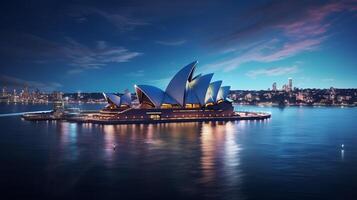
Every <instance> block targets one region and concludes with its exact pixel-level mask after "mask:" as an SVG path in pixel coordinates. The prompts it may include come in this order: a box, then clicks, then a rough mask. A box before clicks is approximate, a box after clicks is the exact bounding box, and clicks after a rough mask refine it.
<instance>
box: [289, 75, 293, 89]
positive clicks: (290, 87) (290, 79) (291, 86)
mask: <svg viewBox="0 0 357 200" xmlns="http://www.w3.org/2000/svg"><path fill="white" fill-rule="evenodd" d="M288 80H289V85H288V86H289V90H290V91H291V90H293V79H292V78H289V79H288Z"/></svg>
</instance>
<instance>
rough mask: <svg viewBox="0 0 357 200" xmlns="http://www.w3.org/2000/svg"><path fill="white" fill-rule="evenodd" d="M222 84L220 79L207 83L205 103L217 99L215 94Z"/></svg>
mask: <svg viewBox="0 0 357 200" xmlns="http://www.w3.org/2000/svg"><path fill="white" fill-rule="evenodd" d="M221 85H222V81H215V82H212V83H211V84H209V86H208V89H207V93H206V99H205V103H214V102H216V100H217V95H218V91H219V88H220V87H221Z"/></svg>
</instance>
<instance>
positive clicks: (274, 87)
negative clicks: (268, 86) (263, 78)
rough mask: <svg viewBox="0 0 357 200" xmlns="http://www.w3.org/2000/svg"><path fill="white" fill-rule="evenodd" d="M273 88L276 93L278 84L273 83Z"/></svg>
mask: <svg viewBox="0 0 357 200" xmlns="http://www.w3.org/2000/svg"><path fill="white" fill-rule="evenodd" d="M272 88H273V89H272V90H273V91H276V82H274V83H273V87H272Z"/></svg>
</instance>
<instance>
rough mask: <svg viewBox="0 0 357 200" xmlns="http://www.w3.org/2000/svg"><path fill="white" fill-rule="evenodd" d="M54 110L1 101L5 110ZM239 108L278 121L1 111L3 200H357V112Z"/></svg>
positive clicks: (306, 108)
mask: <svg viewBox="0 0 357 200" xmlns="http://www.w3.org/2000/svg"><path fill="white" fill-rule="evenodd" d="M100 106H102V105H100ZM83 107H86V108H89V109H93V108H95V107H98V105H84V106H83ZM50 108H51V106H50V105H6V104H1V105H0V114H4V113H14V112H23V111H34V110H48V109H50ZM236 109H237V110H255V111H266V112H271V113H272V118H271V119H269V120H265V121H239V122H227V123H172V124H156V125H91V124H74V123H67V122H38V123H36V122H27V121H23V120H21V119H20V117H19V116H11V117H9V116H1V115H0V116H1V117H0V127H1V131H0V188H1V189H0V191H1V195H2V198H1V199H3V197H6V198H5V199H17V198H21V199H56V198H58V199H155V198H156V199H159V198H161V199H357V108H317V107H315V108H310V107H289V108H285V109H281V108H271V107H266V108H261V107H249V106H246V107H239V106H238V107H236ZM113 144H116V148H115V150H114V149H113ZM341 144H344V145H345V147H344V150H343V151H342V150H341V147H340V146H341Z"/></svg>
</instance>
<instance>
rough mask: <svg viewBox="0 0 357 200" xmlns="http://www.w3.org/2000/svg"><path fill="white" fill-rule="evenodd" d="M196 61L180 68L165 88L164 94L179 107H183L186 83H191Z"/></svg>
mask: <svg viewBox="0 0 357 200" xmlns="http://www.w3.org/2000/svg"><path fill="white" fill-rule="evenodd" d="M197 63H198V62H197V61H195V62H192V63H190V64H188V65H187V66H185V67H184V68H182V69H181V70H180V71H179V72H178V73H177V74H176V75H175V76H174V77H173V78H172V79H171V81H170V83H169V84H168V86H167V88H166V91H165V92H166V93H167V94H168V95H169V96H170V97H172V98H173V99H174V100H175V101H176V102H177V103H178V104H180V105H181V106H183V105H184V98H185V91H186V83H187V81H191V79H192V75H193V71H194V69H195V66H196V65H197Z"/></svg>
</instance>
